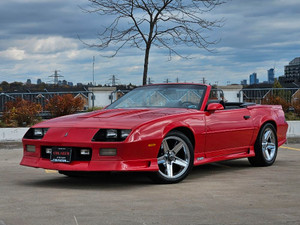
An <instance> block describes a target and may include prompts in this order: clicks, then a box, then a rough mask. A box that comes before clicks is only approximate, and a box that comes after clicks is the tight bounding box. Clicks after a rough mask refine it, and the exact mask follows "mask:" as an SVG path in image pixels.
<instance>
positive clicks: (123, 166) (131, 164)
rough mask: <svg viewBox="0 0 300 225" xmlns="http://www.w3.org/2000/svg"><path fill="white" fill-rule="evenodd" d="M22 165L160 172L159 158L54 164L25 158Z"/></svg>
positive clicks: (55, 168)
mask: <svg viewBox="0 0 300 225" xmlns="http://www.w3.org/2000/svg"><path fill="white" fill-rule="evenodd" d="M20 165H22V166H29V167H35V168H43V169H50V170H61V171H158V165H157V158H154V159H142V160H128V161H124V160H119V161H118V160H115V161H112V160H109V161H89V162H83V161H73V162H71V163H54V162H51V161H50V160H49V159H44V158H37V157H30V156H24V157H23V159H22V161H21V163H20Z"/></svg>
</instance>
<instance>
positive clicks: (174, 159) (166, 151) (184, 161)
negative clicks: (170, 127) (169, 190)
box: [150, 131, 194, 184]
mask: <svg viewBox="0 0 300 225" xmlns="http://www.w3.org/2000/svg"><path fill="white" fill-rule="evenodd" d="M157 161H158V167H159V171H157V172H154V173H151V174H150V177H151V178H152V180H153V181H155V182H156V183H162V184H172V183H178V182H180V181H182V180H183V179H185V178H186V177H187V176H188V174H189V172H190V171H191V169H192V168H193V164H194V150H193V145H192V143H191V141H190V140H189V139H188V138H187V137H186V136H185V135H184V134H183V133H181V132H179V131H171V132H170V133H168V134H167V135H166V136H165V137H164V139H163V141H162V144H161V147H160V150H159V153H158V156H157Z"/></svg>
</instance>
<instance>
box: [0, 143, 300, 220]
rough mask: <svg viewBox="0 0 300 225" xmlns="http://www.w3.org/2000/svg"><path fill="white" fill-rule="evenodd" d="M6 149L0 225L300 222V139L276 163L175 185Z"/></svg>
mask: <svg viewBox="0 0 300 225" xmlns="http://www.w3.org/2000/svg"><path fill="white" fill-rule="evenodd" d="M0 154H1V157H0V171H1V173H0V225H44V224H45V225H48V224H51V225H68V224H70V225H71V224H72V225H81V224H82V225H89V224H91V225H95V224H130V225H135V224H141V225H146V224H203V225H204V224H209V225H210V224H214V225H215V224H230V225H237V224H243V225H248V224H249V225H250V224H251V225H253V224H257V225H259V224H267V225H276V224H278V225H279V224H280V225H282V224H287V225H292V224H293V225H294V224H295V225H299V224H300V213H299V212H300V145H299V144H298V145H284V146H283V147H281V148H280V149H279V152H278V156H277V161H276V162H275V164H274V165H273V166H271V167H264V168H258V167H251V166H250V165H249V163H248V161H247V159H240V160H233V161H226V162H222V163H214V164H210V165H203V166H199V167H195V168H194V169H193V171H192V172H191V174H190V175H189V176H188V177H187V179H185V180H184V181H183V182H181V183H179V184H172V185H157V184H153V183H152V182H151V180H149V179H148V178H147V176H146V175H145V174H143V173H113V174H111V175H110V176H104V175H99V176H93V177H84V178H69V177H66V176H64V175H60V174H58V173H57V172H56V171H48V170H43V169H34V168H29V167H22V166H20V165H19V162H20V160H21V157H22V149H21V147H20V145H11V144H3V143H2V144H0Z"/></svg>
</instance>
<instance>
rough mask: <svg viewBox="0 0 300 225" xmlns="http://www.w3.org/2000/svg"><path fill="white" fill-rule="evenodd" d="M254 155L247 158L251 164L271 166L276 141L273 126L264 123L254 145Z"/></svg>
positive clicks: (274, 156) (275, 153)
mask: <svg viewBox="0 0 300 225" xmlns="http://www.w3.org/2000/svg"><path fill="white" fill-rule="evenodd" d="M254 150H255V156H254V157H250V158H248V160H249V162H250V164H251V165H253V166H271V165H272V164H273V163H274V162H275V160H276V156H277V150H278V142H277V135H276V130H275V128H274V126H273V125H272V124H270V123H267V124H265V125H264V126H263V127H262V128H261V130H260V132H259V134H258V137H257V140H256V142H255V146H254Z"/></svg>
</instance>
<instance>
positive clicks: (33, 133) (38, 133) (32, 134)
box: [24, 128, 49, 139]
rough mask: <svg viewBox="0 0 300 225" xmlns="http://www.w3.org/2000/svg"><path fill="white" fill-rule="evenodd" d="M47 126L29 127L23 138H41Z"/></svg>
mask: <svg viewBox="0 0 300 225" xmlns="http://www.w3.org/2000/svg"><path fill="white" fill-rule="evenodd" d="M48 130H49V128H30V129H29V130H28V131H27V132H26V134H25V135H24V138H25V139H42V138H43V137H44V136H45V134H46V133H47V131H48Z"/></svg>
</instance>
